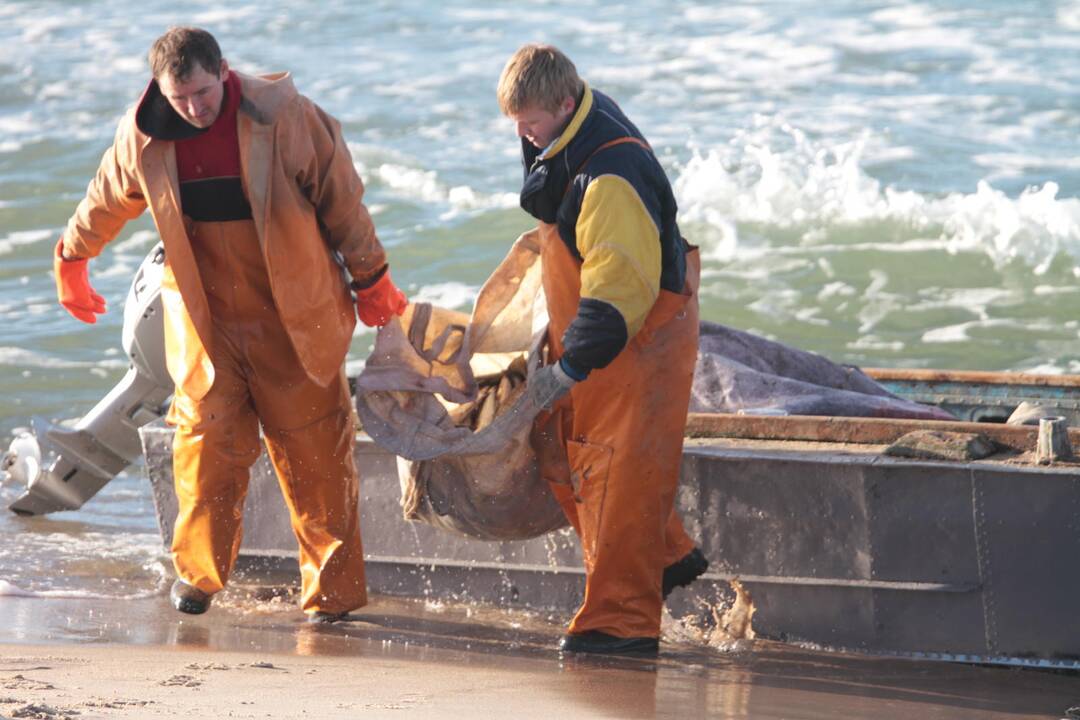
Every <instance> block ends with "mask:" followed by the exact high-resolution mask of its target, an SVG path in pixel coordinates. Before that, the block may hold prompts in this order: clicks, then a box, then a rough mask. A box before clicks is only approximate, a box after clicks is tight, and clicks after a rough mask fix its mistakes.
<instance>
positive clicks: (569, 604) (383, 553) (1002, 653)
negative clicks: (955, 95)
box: [140, 370, 1080, 668]
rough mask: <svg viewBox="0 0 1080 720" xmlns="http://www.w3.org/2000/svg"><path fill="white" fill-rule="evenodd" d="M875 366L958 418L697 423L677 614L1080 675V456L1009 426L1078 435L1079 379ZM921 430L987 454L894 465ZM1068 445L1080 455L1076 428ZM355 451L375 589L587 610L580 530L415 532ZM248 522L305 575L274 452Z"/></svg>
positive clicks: (261, 560)
mask: <svg viewBox="0 0 1080 720" xmlns="http://www.w3.org/2000/svg"><path fill="white" fill-rule="evenodd" d="M868 374H869V375H870V376H871V377H873V378H874V379H875V380H877V381H878V382H879V383H881V384H882V385H884V386H885V387H886V388H887V389H889V390H890V391H892V392H894V393H896V394H898V395H900V396H901V397H904V398H906V399H910V400H915V401H918V402H923V403H930V404H936V405H939V406H942V407H944V408H946V409H948V410H950V411H951V412H952V413H953V414H955V415H957V417H959V418H961V420H959V421H956V422H942V421H926V420H895V419H881V418H839V417H811V416H794V415H793V416H783V417H777V416H760V415H739V414H691V415H690V417H689V422H688V427H687V435H688V439H687V442H686V446H685V450H684V454H683V465H682V480H681V485H680V489H679V493H678V499H677V502H678V506H679V510H680V512H681V513H682V516H683V518H684V521H685V524H686V527H687V530H688V532H689V533H690V534H691V536H692V537H695V538H696V539H697V540H698V541H699V543H700V546H701V547H702V549H703V550H704V552H705V555H706V556H707V557H708V558H709V559H710V561H711V562H712V567H711V570H710V572H709V573H707V574H706V575H705V576H704V577H703V578H702V579H700V580H699V581H698V582H697V583H695V584H694V585H693V586H692V587H691V588H690V589H687V590H678V591H676V592H675V593H674V594H673V595H672V596H671V598H669V601H668V607H669V609H670V610H671V611H672V613H673V614H674V615H676V616H679V615H686V614H694V613H698V614H701V613H702V612H703V610H702V606H703V605H711V606H712V608H707V609H723V607H724V606H725V605H729V604H730V603H731V602H732V600H733V598H735V597H736V594H735V593H734V592H733V590H732V588H733V587H736V586H737V587H738V588H739V592H738V596H739V597H740V599H741V600H742V601H743V602H750V603H752V631H753V633H754V634H755V635H756V636H757V637H765V638H772V639H778V640H783V641H787V642H798V643H805V644H809V645H811V646H816V647H821V648H830V649H838V650H841V649H842V650H854V651H859V652H870V653H878V654H889V655H901V656H911V657H920V658H937V659H942V660H959V661H970V662H988V663H1006V664H1020V665H1037V666H1053V667H1069V668H1076V667H1078V666H1080V619H1078V617H1077V614H1076V613H1075V612H1074V609H1075V602H1076V600H1075V599H1076V597H1077V596H1078V595H1080V574H1078V573H1077V568H1076V558H1077V557H1080V464H1077V463H1075V462H1073V461H1072V460H1071V459H1070V458H1068V457H1067V456H1064V455H1058V456H1057V457H1054V458H1040V457H1038V456H1037V454H1036V448H1037V445H1038V443H1039V432H1040V431H1039V428H1038V427H1036V426H1033V425H1030V426H1029V425H1005V424H1003V420H1004V419H1005V418H1006V417H1008V416H1009V415H1010V414H1011V413H1012V412H1013V410H1014V409H1015V408H1016V406H1017V405H1019V404H1020V403H1022V402H1027V403H1030V404H1039V405H1042V406H1047V405H1049V406H1053V407H1054V408H1055V411H1057V412H1060V413H1061V414H1062V415H1063V416H1065V417H1066V418H1070V420H1068V421H1067V424H1069V425H1074V426H1075V425H1076V424H1078V423H1077V422H1076V421H1075V419H1074V418H1076V417H1077V414H1078V413H1080V376H1039V375H1025V374H1015V373H953V372H939V371H899V372H890V371H884V370H876V371H875V370H871V371H868ZM1057 425H1058V426H1060V425H1061V423H1058V424H1057ZM919 430H921V431H926V430H930V431H937V432H939V433H964V434H969V435H970V434H976V435H979V436H981V437H982V439H983V440H985V441H986V442H987V443H988V445H987V446H988V447H990V448H991V451H990V452H991V454H989V455H988V456H986V457H981V458H979V459H959V460H944V459H935V458H934V457H928V456H923V457H897V456H894V455H892V454H886V452H885V451H886V449H887V448H888V447H889V446H890V445H891V444H893V443H894V442H895V441H897V440H899V439H900V438H902V437H904V436H905V435H908V433H911V432H913V431H919ZM140 436H141V439H142V444H143V451H144V454H145V457H146V470H147V474H148V476H149V479H150V483H151V485H152V487H153V493H154V501H155V505H156V509H157V514H158V521H159V524H160V527H161V535H162V541H163V543H164V544H165V546H166V547H167V546H168V544H169V542H170V540H171V536H172V527H173V522H174V518H175V514H176V498H175V494H174V492H173V485H172V471H171V445H172V432H171V430H170V429H169V428H167V427H165V426H164V425H162V424H160V423H154V424H151V425H148V426H145V427H143V428H142V429H141V430H140ZM1064 438H1065V439H1067V440H1068V441H1071V444H1072V445H1073V446H1077V447H1080V429H1078V428H1076V427H1072V428H1070V429H1067V431H1066V432H1065V433H1064ZM917 454H918V453H916V455H917ZM356 459H357V465H358V467H359V468H360V470H361V473H362V488H361V490H362V492H361V501H360V510H361V527H362V532H363V537H364V546H365V551H366V556H367V562H368V584H369V588H370V590H371V591H372V592H375V593H384V594H390V595H406V596H416V597H426V598H432V599H447V600H456V601H480V602H489V603H496V604H501V605H506V606H513V607H518V608H529V609H536V610H555V611H561V612H565V613H570V612H571V611H573V609H574V608H575V607H576V606H577V604H578V602H579V601H580V597H581V593H582V590H583V585H584V577H583V572H582V570H581V559H580V553H579V550H578V547H577V542H576V539H575V538H574V537H573V535H572V533H571V532H569V531H568V530H565V529H564V530H561V531H556V532H554V533H551V534H549V535H546V536H543V537H539V538H536V539H533V540H528V541H520V542H485V541H479V540H473V539H469V538H465V537H459V536H456V535H452V534H449V533H447V532H445V531H441V530H437V529H435V528H433V527H430V526H428V525H425V524H422V523H417V522H409V521H406V520H404V519H402V515H401V509H400V490H399V481H398V472H397V464H396V459H395V458H394V457H393V456H391V455H389V454H387V453H386V452H384V451H382V450H380V449H379V448H378V447H377V446H375V445H374V444H373V443H372V442H371V441H370V440H368V439H367V438H366V437H365V436H364V435H362V434H361V435H360V436H359V441H358V443H357V448H356ZM1040 460H1041V462H1040ZM244 527H245V535H244V542H243V545H242V547H241V550H240V555H241V561H242V562H244V563H245V564H246V565H247V566H248V567H251V566H256V567H259V566H261V567H263V568H265V569H267V570H270V569H276V570H281V569H283V568H284V569H288V568H290V567H295V554H296V548H295V541H294V539H293V536H292V533H291V531H290V529H289V522H288V514H287V512H286V510H285V507H284V503H283V502H282V500H281V497H280V493H279V491H278V489H277V482H276V480H275V478H274V476H273V474H272V471H271V469H270V465H269V461H268V459H267V458H266V457H265V456H264V457H263V458H261V459H260V461H259V462H258V464H257V465H256V467H255V468H254V469H253V472H252V483H251V488H250V491H249V495H248V500H247V505H246V509H245V518H244ZM732 581H737V583H736V584H735V586H733V585H732Z"/></svg>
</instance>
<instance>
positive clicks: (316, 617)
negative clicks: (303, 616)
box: [307, 610, 349, 625]
mask: <svg viewBox="0 0 1080 720" xmlns="http://www.w3.org/2000/svg"><path fill="white" fill-rule="evenodd" d="M348 619H349V613H347V612H341V613H328V612H323V611H322V610H316V611H315V612H313V613H308V616H307V621H308V622H309V623H311V624H313V625H330V624H333V623H336V622H338V621H340V620H348Z"/></svg>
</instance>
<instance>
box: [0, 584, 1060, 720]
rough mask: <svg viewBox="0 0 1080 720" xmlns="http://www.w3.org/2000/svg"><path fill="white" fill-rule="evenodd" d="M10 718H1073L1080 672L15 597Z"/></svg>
mask: <svg viewBox="0 0 1080 720" xmlns="http://www.w3.org/2000/svg"><path fill="white" fill-rule="evenodd" d="M0 618H2V620H0V643H2V644H0V716H2V717H9V718H13V717H34V718H63V717H80V718H98V717H100V718H113V717H116V718H151V717H185V716H196V717H206V716H212V717H235V718H300V717H319V718H355V717H374V718H378V717H395V718H400V717H417V718H428V717H432V718H435V717H437V718H446V717H499V718H501V717H513V718H533V717H535V718H545V720H550V718H553V717H558V718H577V717H581V718H593V717H597V718H651V717H680V718H699V717H701V718H704V717H710V718H765V719H769V718H792V719H795V718H806V719H817V718H821V719H824V718H839V717H844V718H864V717H866V718H869V717H872V718H1028V717H1040V718H1062V717H1066V710H1067V709H1068V708H1070V707H1072V706H1076V705H1080V675H1077V674H1075V673H1064V672H1055V671H1045V670H1032V669H1024V670H1019V669H1011V668H1001V667H979V666H970V665H962V664H946V663H934V662H922V661H911V660H898V659H884V658H866V657H857V656H851V655H840V654H833V653H822V652H815V651H810V650H803V649H799V648H795V647H791V646H787V645H782V644H779V643H771V642H767V641H760V640H756V641H740V642H738V643H736V644H734V646H732V647H731V648H729V649H728V650H727V651H721V650H719V649H716V648H711V647H704V646H700V645H694V644H689V643H687V644H683V643H669V642H665V644H664V645H663V647H662V651H661V656H660V658H658V659H657V660H634V659H608V660H604V659H590V658H584V659H582V658H573V657H566V658H560V657H559V656H558V654H557V653H556V652H555V651H554V650H553V647H554V644H555V642H556V641H557V639H558V637H559V635H560V634H561V631H562V625H561V621H562V618H558V617H549V616H546V615H542V614H536V613H526V612H520V611H508V610H501V609H494V608H484V607H476V606H449V605H442V604H431V603H427V604H425V603H423V602H420V601H406V600H399V599H392V598H375V599H374V600H373V602H372V604H371V605H370V606H369V607H367V608H365V609H363V610H362V611H359V612H357V613H356V614H355V615H354V616H353V619H352V620H351V621H349V622H345V623H340V624H337V625H332V626H313V625H309V624H307V623H305V622H303V618H302V615H301V613H300V612H299V611H298V610H297V609H295V607H294V605H293V598H292V597H290V596H289V593H286V592H280V591H275V590H269V589H266V588H261V589H260V588H246V589H244V588H238V589H236V590H230V591H228V592H227V593H225V594H223V595H222V596H221V597H220V598H218V599H217V602H216V604H215V607H214V608H212V609H211V611H210V612H209V613H208V614H206V615H203V616H199V617H189V616H181V615H179V614H177V613H176V612H174V611H173V610H172V609H171V608H170V607H169V606H168V602H167V599H166V598H165V597H164V596H163V595H162V596H157V597H153V598H149V599H144V600H133V601H122V602H118V601H104V600H55V599H48V600H46V599H40V598H14V597H4V598H0Z"/></svg>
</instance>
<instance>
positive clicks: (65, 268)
mask: <svg viewBox="0 0 1080 720" xmlns="http://www.w3.org/2000/svg"><path fill="white" fill-rule="evenodd" d="M88 262H89V261H88V260H86V259H82V260H65V259H64V240H63V238H61V239H60V242H58V243H56V250H55V251H54V253H53V272H55V273H56V296H57V298H58V299H59V300H60V304H61V305H63V306H64V309H65V310H67V311H68V312H69V313H71V315H72V316H73V317H75V318H77V319H79V320H82V321H83V322H84V323H90V324H91V325H93V324H94V323H96V322H97V316H98V315H100V314H102V313H103V312H105V298H103V297H101V296H100V295H98V294H97V293H96V292H94V288H92V287H90V273H89V270H88V268H87V263H88Z"/></svg>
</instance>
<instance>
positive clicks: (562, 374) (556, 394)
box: [527, 360, 578, 410]
mask: <svg viewBox="0 0 1080 720" xmlns="http://www.w3.org/2000/svg"><path fill="white" fill-rule="evenodd" d="M577 383H578V381H577V380H575V379H574V378H573V377H571V376H570V375H569V374H568V373H567V371H566V368H564V367H563V363H562V361H561V360H560V361H559V362H555V363H552V364H551V365H545V366H544V367H542V368H540V369H539V370H537V371H536V373H535V374H533V375H530V376H529V380H528V383H527V388H528V390H527V391H528V393H529V397H530V398H531V399H532V402H533V404H534V405H535V406H536V407H539V408H543V409H544V410H550V409H551V406H552V405H554V404H555V403H556V402H557V401H558V400H559V398H561V397H562V396H563V395H565V394H566V393H568V392H570V388H572V387H574V385H576V384H577Z"/></svg>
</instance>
